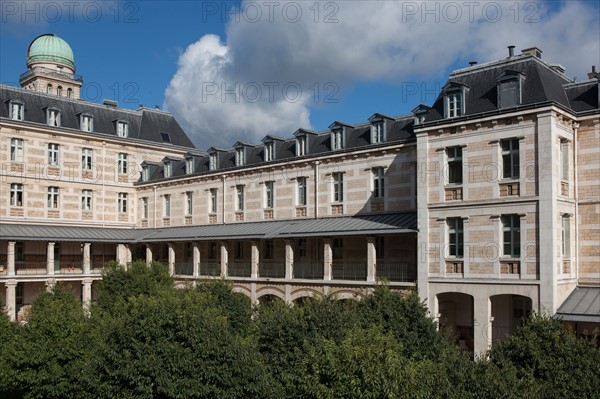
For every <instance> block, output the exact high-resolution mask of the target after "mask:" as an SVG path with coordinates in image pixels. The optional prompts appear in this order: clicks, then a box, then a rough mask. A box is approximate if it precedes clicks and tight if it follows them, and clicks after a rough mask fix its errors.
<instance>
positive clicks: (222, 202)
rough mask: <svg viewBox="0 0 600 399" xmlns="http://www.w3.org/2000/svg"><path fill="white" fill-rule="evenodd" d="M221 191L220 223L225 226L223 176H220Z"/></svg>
mask: <svg viewBox="0 0 600 399" xmlns="http://www.w3.org/2000/svg"><path fill="white" fill-rule="evenodd" d="M221 181H222V183H223V184H222V186H223V191H222V193H221V223H222V224H225V175H221Z"/></svg>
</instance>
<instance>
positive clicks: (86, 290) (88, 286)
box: [81, 278, 92, 312]
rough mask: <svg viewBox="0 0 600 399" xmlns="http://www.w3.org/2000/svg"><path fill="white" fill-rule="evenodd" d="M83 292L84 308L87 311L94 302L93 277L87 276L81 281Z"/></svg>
mask: <svg viewBox="0 0 600 399" xmlns="http://www.w3.org/2000/svg"><path fill="white" fill-rule="evenodd" d="M81 293H82V297H83V309H84V310H85V311H86V312H87V311H88V310H89V308H90V304H91V303H92V279H91V278H86V279H84V280H83V281H82V282H81Z"/></svg>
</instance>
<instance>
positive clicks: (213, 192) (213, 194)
mask: <svg viewBox="0 0 600 399" xmlns="http://www.w3.org/2000/svg"><path fill="white" fill-rule="evenodd" d="M208 195H209V198H208V200H209V203H208V204H209V210H208V213H212V214H216V213H217V203H218V197H217V195H218V189H216V188H214V187H213V188H210V189H209V190H208Z"/></svg>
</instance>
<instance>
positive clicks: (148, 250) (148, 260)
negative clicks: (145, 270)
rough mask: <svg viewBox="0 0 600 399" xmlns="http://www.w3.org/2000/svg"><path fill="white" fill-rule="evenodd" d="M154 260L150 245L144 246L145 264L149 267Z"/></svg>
mask: <svg viewBox="0 0 600 399" xmlns="http://www.w3.org/2000/svg"><path fill="white" fill-rule="evenodd" d="M153 260H154V254H153V253H152V244H146V264H147V265H148V266H150V264H151V263H152V261H153Z"/></svg>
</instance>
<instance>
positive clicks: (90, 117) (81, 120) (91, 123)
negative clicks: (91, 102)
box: [79, 112, 94, 133]
mask: <svg viewBox="0 0 600 399" xmlns="http://www.w3.org/2000/svg"><path fill="white" fill-rule="evenodd" d="M86 120H87V129H85V128H84V127H86V124H85V121H86ZM79 128H80V129H81V131H82V132H88V133H91V132H93V131H94V115H92V114H90V113H89V112H84V113H82V114H81V115H79Z"/></svg>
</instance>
